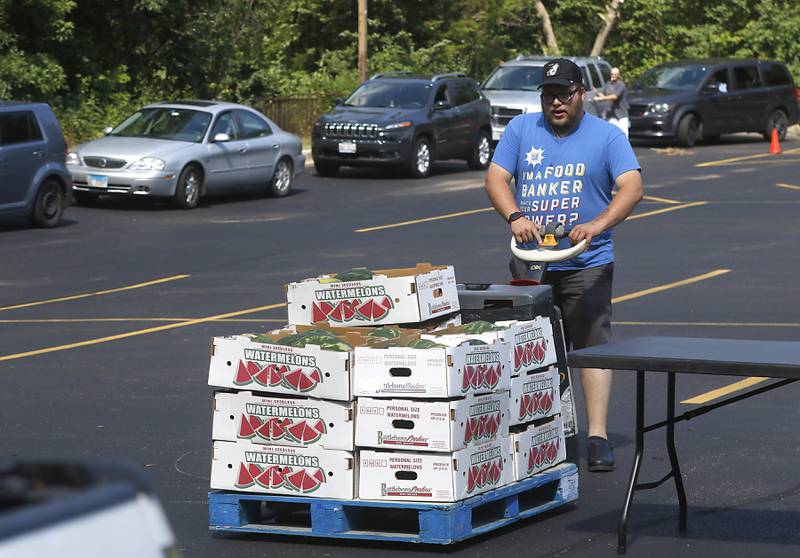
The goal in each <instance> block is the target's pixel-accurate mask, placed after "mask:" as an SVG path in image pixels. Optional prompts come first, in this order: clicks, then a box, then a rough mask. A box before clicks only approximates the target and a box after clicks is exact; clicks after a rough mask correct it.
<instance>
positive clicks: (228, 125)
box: [211, 112, 241, 140]
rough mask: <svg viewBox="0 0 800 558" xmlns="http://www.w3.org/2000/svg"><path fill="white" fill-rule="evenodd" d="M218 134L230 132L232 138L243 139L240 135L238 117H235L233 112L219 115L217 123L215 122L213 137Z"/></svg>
mask: <svg viewBox="0 0 800 558" xmlns="http://www.w3.org/2000/svg"><path fill="white" fill-rule="evenodd" d="M217 134H228V136H229V137H230V138H231V139H232V140H237V139H241V136H240V135H239V126H237V124H236V119H235V118H234V117H233V113H232V112H225V113H223V114H221V115H220V116H219V118H218V119H217V123H216V124H214V132H213V133H212V134H211V137H214V136H216V135H217Z"/></svg>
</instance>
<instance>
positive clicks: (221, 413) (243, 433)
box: [211, 391, 355, 451]
mask: <svg viewBox="0 0 800 558" xmlns="http://www.w3.org/2000/svg"><path fill="white" fill-rule="evenodd" d="M353 407H354V405H353V403H334V402H332V401H322V400H318V399H305V398H299V397H295V398H290V397H282V398H277V397H261V396H258V395H254V394H252V393H250V392H246V391H241V392H237V393H228V392H217V393H216V394H214V421H213V427H212V431H211V437H212V438H213V439H214V440H222V441H228V442H236V441H239V440H249V441H251V442H253V443H256V444H270V445H278V446H297V447H307V446H318V447H322V448H325V449H335V450H345V451H353V431H354V426H355V413H354V408H353Z"/></svg>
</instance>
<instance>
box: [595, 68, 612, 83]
mask: <svg viewBox="0 0 800 558" xmlns="http://www.w3.org/2000/svg"><path fill="white" fill-rule="evenodd" d="M598 66H599V67H600V73H601V74H603V79H604V80H605V81H606V82H609V81H611V66H609V65H608V64H598Z"/></svg>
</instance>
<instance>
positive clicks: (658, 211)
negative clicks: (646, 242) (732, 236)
mask: <svg viewBox="0 0 800 558" xmlns="http://www.w3.org/2000/svg"><path fill="white" fill-rule="evenodd" d="M707 203H708V202H706V201H698V202H691V203H685V204H683V205H672V206H670V207H665V208H663V209H654V210H653V211H647V212H645V213H637V214H635V215H630V216H628V218H627V219H625V221H632V220H634V219H641V218H642V217H652V216H653V215H660V214H661V213H668V212H670V211H677V210H678V209H686V208H687V207H697V206H699V205H706V204H707Z"/></svg>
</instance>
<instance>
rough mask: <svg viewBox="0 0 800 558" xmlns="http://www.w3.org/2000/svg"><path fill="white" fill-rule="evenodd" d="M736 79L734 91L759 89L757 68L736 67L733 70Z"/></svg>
mask: <svg viewBox="0 0 800 558" xmlns="http://www.w3.org/2000/svg"><path fill="white" fill-rule="evenodd" d="M733 74H734V77H735V79H736V89H753V88H756V87H761V78H760V77H759V75H758V68H757V67H756V66H755V65H752V66H737V67H736V68H734V69H733Z"/></svg>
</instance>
